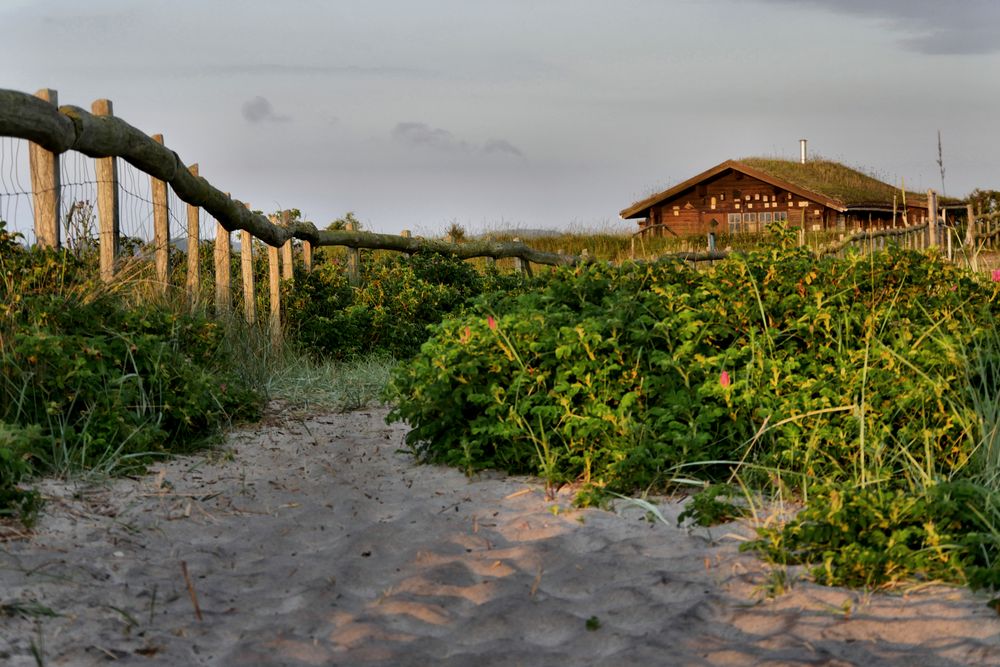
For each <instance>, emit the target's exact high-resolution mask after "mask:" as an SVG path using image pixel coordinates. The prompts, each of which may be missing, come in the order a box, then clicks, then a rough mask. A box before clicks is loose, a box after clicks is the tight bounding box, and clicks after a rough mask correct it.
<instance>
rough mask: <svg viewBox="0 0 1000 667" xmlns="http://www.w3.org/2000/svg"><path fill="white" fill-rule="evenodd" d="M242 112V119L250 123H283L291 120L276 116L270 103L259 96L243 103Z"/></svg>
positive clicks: (286, 117)
mask: <svg viewBox="0 0 1000 667" xmlns="http://www.w3.org/2000/svg"><path fill="white" fill-rule="evenodd" d="M242 112H243V118H245V119H246V120H247V121H249V122H251V123H284V122H286V121H289V120H291V117H290V116H283V115H280V114H276V113H275V112H274V107H273V106H271V102H270V101H269V100H268V99H267V98H266V97H261V96H260V95H258V96H257V97H255V98H253V99H252V100H248V101H246V102H244V103H243V109H242Z"/></svg>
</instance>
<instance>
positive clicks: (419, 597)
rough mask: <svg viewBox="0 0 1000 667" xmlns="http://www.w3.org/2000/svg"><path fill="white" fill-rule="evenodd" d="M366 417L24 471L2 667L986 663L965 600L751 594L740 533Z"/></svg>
mask: <svg viewBox="0 0 1000 667" xmlns="http://www.w3.org/2000/svg"><path fill="white" fill-rule="evenodd" d="M384 416H385V411H384V410H381V409H378V410H367V411H361V412H354V413H349V414H330V415H316V416H296V415H295V414H293V413H291V412H289V411H284V412H279V413H276V414H272V416H271V417H270V418H269V420H268V421H266V422H265V423H264V424H260V425H255V426H253V427H251V428H247V429H244V430H239V431H236V432H234V433H232V434H231V435H230V436H229V437H228V440H227V445H226V446H225V447H224V448H223V449H222V450H220V451H216V452H213V453H211V454H209V455H206V456H198V457H187V458H181V459H177V460H174V461H171V462H169V463H166V464H163V465H158V466H156V467H155V468H154V469H153V470H152V471H151V474H149V475H148V476H143V477H141V478H135V479H119V480H112V481H104V482H103V483H100V484H85V483H83V482H80V481H77V482H56V481H48V482H45V484H44V491H45V493H46V495H47V496H49V502H48V504H47V507H46V509H45V511H44V513H43V516H42V517H41V519H40V521H39V524H38V525H37V527H36V529H35V531H34V533H33V534H32V535H31V536H30V537H29V538H27V539H7V540H6V541H4V542H2V543H0V604H2V605H3V607H2V609H3V610H4V611H5V612H6V613H5V614H4V615H2V616H0V664H3V665H10V666H12V667H14V666H21V665H31V666H34V665H36V664H39V662H38V661H36V654H37V656H38V658H39V659H40V661H41V663H42V664H45V665H97V664H102V665H103V664H106V663H108V662H113V661H117V662H118V663H119V664H125V665H474V666H476V667H487V666H490V665H616V666H617V665H750V664H755V665H905V666H906V667H915V666H917V665H997V664H1000V617H998V616H997V614H996V613H995V612H994V611H992V610H991V609H990V608H989V607H988V606H987V605H986V601H987V600H988V598H987V597H986V596H982V595H978V596H977V595H974V594H972V593H970V592H969V591H967V590H964V589H961V588H951V587H943V586H934V587H925V588H923V589H916V590H910V591H908V592H900V591H896V592H894V593H892V594H886V593H879V594H865V593H863V592H859V591H852V590H846V589H838V588H825V587H820V586H816V585H813V584H811V583H808V582H806V581H796V582H795V583H794V585H793V586H792V587H791V589H790V590H789V591H787V592H785V593H784V594H782V595H779V596H777V597H774V598H773V599H769V598H768V597H767V596H768V593H769V592H773V590H774V586H773V583H774V582H775V581H776V578H775V577H776V575H774V574H773V573H772V572H771V571H770V570H769V568H768V567H767V566H766V565H764V564H763V563H762V562H760V561H759V560H757V559H756V558H755V557H753V556H752V555H749V554H746V553H740V552H739V550H738V547H739V544H740V543H741V541H743V540H745V539H746V538H747V537H748V536H749V535H751V534H752V531H751V528H750V527H749V526H747V525H745V524H741V523H731V524H727V525H724V526H718V527H715V528H712V529H695V530H690V529H688V528H678V527H677V526H676V525H673V524H674V523H675V522H674V519H675V518H676V516H677V514H678V513H679V512H680V511H681V508H682V505H681V504H680V503H677V502H670V501H666V500H665V501H663V502H661V503H660V504H659V507H660V510H661V511H662V513H663V514H664V516H666V518H667V519H668V520H669V521H670V522H671V524H670V525H666V524H663V523H660V522H658V521H650V520H648V519H647V515H646V513H645V512H644V511H643V510H642V509H641V508H636V507H634V506H627V505H625V504H624V503H622V504H619V505H618V507H617V508H616V509H615V510H614V511H606V510H596V509H588V510H575V509H573V508H572V506H571V503H570V501H571V496H570V493H569V492H562V493H559V494H557V495H556V496H555V497H554V498H550V499H547V498H546V494H545V488H544V485H543V484H541V483H540V482H539V481H538V480H534V479H529V478H519V477H509V476H505V475H499V474H487V475H480V476H477V477H473V478H471V479H470V478H467V477H465V476H464V475H463V474H462V472H461V471H457V470H453V469H447V468H443V467H437V466H421V465H415V464H414V462H413V460H412V458H411V457H410V456H409V455H408V454H407V453H405V452H404V451H402V442H403V436H404V434H405V427H404V426H401V425H393V426H387V425H386V424H385V423H384ZM185 570H186V572H187V579H186V578H185ZM791 578H792V579H795V578H796V575H795V573H792V577H791ZM188 579H189V580H190V586H189V585H188V583H187V580H188ZM193 596H194V597H196V599H197V605H198V607H197V610H196V608H195V604H194V599H193ZM47 610H50V611H51V612H53V613H55V614H58V615H57V616H49V615H46V614H45V613H44V612H46V611H47Z"/></svg>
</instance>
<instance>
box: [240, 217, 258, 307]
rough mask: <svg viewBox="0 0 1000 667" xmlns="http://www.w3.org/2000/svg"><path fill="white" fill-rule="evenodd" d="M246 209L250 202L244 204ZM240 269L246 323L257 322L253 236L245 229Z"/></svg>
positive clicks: (242, 232) (242, 231)
mask: <svg viewBox="0 0 1000 667" xmlns="http://www.w3.org/2000/svg"><path fill="white" fill-rule="evenodd" d="M244 205H245V206H246V207H247V210H249V209H250V204H246V203H245V204H244ZM240 270H241V272H242V274H243V312H244V313H245V314H246V318H247V324H256V323H257V292H256V290H255V289H254V278H253V236H251V235H250V232H248V231H247V230H245V229H241V230H240Z"/></svg>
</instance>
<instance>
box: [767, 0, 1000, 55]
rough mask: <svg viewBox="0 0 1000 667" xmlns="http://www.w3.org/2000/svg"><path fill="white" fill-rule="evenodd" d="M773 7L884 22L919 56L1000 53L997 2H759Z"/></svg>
mask: <svg viewBox="0 0 1000 667" xmlns="http://www.w3.org/2000/svg"><path fill="white" fill-rule="evenodd" d="M760 1H763V2H770V3H772V4H777V3H781V4H787V5H792V4H794V5H795V6H796V7H801V6H803V5H806V4H809V5H813V6H816V7H821V8H823V9H827V10H829V11H832V12H836V13H839V14H849V15H855V16H866V17H872V18H876V19H881V20H882V21H884V22H885V24H886V26H887V27H888V28H889V29H890V30H892V31H894V32H896V33H902V34H903V35H905V36H902V37H900V39H899V42H900V44H902V46H903V47H904V48H905V49H907V50H909V51H915V52H917V53H925V54H928V55H942V54H972V55H977V54H986V53H996V52H998V51H1000V34H998V30H997V25H1000V2H997V0H962V1H961V2H955V1H952V2H945V1H943V0H760Z"/></svg>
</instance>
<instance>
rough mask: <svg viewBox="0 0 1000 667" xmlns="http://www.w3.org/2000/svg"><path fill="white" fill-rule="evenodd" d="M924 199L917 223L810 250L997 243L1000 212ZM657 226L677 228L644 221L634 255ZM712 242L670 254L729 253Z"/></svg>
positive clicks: (957, 250)
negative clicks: (698, 250) (702, 248)
mask: <svg viewBox="0 0 1000 667" xmlns="http://www.w3.org/2000/svg"><path fill="white" fill-rule="evenodd" d="M927 201H928V204H927V209H928V211H927V216H926V217H925V218H924V221H923V222H921V223H920V224H912V225H905V226H902V227H874V228H870V229H864V230H860V231H856V232H853V233H850V234H848V233H846V232H842V233H839V234H838V236H839V238H838V239H837V240H836V241H833V242H830V243H826V244H821V245H819V246H818V247H815V248H813V251H814V252H815V253H816V255H817V256H820V257H823V256H827V255H843V254H844V253H845V252H846V251H847V250H848V249H850V248H854V249H856V250H860V251H862V252H877V251H879V250H885V248H886V247H887V245H889V244H895V245H898V246H900V247H903V248H908V249H912V250H923V249H927V248H939V249H940V251H941V253H942V254H943V255H944V256H946V257H947V258H948V259H949V260H954V259H956V257H957V256H959V255H961V256H962V257H963V258H965V257H971V256H975V255H977V254H978V253H980V252H982V251H984V250H994V249H996V248H997V247H998V246H1000V212H993V213H983V212H982V211H979V210H975V209H974V207H973V205H972V204H967V205H966V204H963V205H961V206H940V207H939V206H938V204H937V193H936V192H935V191H934V190H928V191H927ZM949 214H950V216H951V217H950V218H949ZM956 219H961V220H963V221H964V225H962V226H959V225H956V224H954V223H955V222H956ZM928 221H931V222H928ZM660 230H664V231H669V232H670V233H671V234H674V236H677V234H676V232H674V231H673V230H670V228H669V225H668V224H663V223H656V224H651V225H646V226H645V227H643V228H642V229H640V230H639V231H637V232H635V234H633V236H632V248H633V256H634V254H635V240H636V239H637V238H642V237H643V236H645V235H647V234H649V233H655V232H658V231H660ZM798 233H799V246H805V245H806V232H805V230H804V229H801V228H799V230H798ZM715 245H716V244H715V234H714V233H710V234H708V235H707V238H706V239H705V246H706V247H707V248H708V251H707V252H701V253H674V254H673V255H672V256H675V257H679V258H681V259H686V260H688V261H695V262H697V261H714V260H717V259H723V258H725V257H727V256H728V255H729V254H730V252H731V251H729V250H719V249H717V248H716V247H715Z"/></svg>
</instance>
